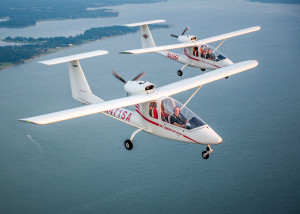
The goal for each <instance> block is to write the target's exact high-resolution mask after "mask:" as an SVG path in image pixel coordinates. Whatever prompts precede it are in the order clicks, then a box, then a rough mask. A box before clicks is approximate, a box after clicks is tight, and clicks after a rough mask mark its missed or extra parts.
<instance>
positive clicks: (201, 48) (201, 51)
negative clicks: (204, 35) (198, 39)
mask: <svg viewBox="0 0 300 214" xmlns="http://www.w3.org/2000/svg"><path fill="white" fill-rule="evenodd" d="M200 54H201V57H202V58H205V55H206V50H204V49H203V45H201V47H200Z"/></svg>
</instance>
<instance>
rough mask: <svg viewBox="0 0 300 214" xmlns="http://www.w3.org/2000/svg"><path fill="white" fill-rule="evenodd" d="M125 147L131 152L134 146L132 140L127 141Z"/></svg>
mask: <svg viewBox="0 0 300 214" xmlns="http://www.w3.org/2000/svg"><path fill="white" fill-rule="evenodd" d="M124 146H125V148H126V149H127V150H131V149H132V148H133V144H132V142H131V141H130V140H125V142H124Z"/></svg>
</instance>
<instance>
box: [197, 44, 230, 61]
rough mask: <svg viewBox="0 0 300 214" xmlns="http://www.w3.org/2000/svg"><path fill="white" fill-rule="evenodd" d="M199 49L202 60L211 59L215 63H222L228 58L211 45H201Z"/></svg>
mask: <svg viewBox="0 0 300 214" xmlns="http://www.w3.org/2000/svg"><path fill="white" fill-rule="evenodd" d="M199 48H200V57H201V58H205V59H210V60H213V61H221V60H223V59H226V58H227V57H226V56H225V55H224V54H222V53H221V52H220V51H218V50H216V49H215V48H214V47H212V46H210V45H201V46H200V47H199Z"/></svg>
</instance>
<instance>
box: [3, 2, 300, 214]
mask: <svg viewBox="0 0 300 214" xmlns="http://www.w3.org/2000/svg"><path fill="white" fill-rule="evenodd" d="M113 9H116V10H118V11H119V12H120V16H119V17H118V18H111V19H91V20H90V19H86V20H71V21H70V20H66V21H53V22H41V23H39V24H38V25H37V26H34V27H29V28H24V29H0V35H1V38H3V37H5V36H32V37H40V36H57V35H75V34H77V33H80V32H83V31H84V30H85V29H88V28H90V27H98V26H107V25H118V24H125V23H133V22H140V21H146V20H152V19H166V20H167V23H169V24H174V28H171V29H162V30H156V31H153V32H152V34H153V37H154V39H155V41H156V44H157V45H164V44H172V43H176V42H177V41H176V39H174V38H172V37H170V36H169V33H174V34H179V33H181V32H182V31H183V30H184V28H185V27H186V26H187V25H188V26H190V29H189V31H188V33H190V34H193V35H197V37H198V38H204V37H209V36H214V35H218V34H223V33H226V32H230V31H234V30H239V29H242V28H247V27H251V26H256V25H260V26H261V27H262V29H261V30H260V31H258V32H255V33H252V34H248V35H244V36H240V37H235V38H231V39H228V40H227V41H226V42H225V43H224V44H223V45H222V46H221V47H220V49H219V50H220V51H222V52H223V53H224V54H225V55H226V56H228V57H229V58H230V59H231V60H232V61H234V62H239V61H243V60H251V59H255V60H257V61H258V62H259V66H258V67H257V68H255V69H253V70H250V71H246V72H243V73H240V74H237V75H235V76H232V77H230V78H229V79H227V80H225V79H223V80H219V81H216V82H214V83H211V84H208V85H205V86H203V87H202V88H201V90H200V91H199V92H198V94H197V95H196V96H195V97H194V98H193V99H192V101H191V102H190V103H189V104H188V107H189V108H190V109H192V110H193V111H194V112H195V113H196V114H197V115H199V116H200V117H201V118H203V119H204V120H205V121H206V122H207V123H208V124H209V125H211V126H212V128H213V129H215V130H216V131H217V132H218V133H219V135H220V136H221V137H222V138H223V140H224V142H223V143H222V144H220V145H217V146H214V147H213V149H214V152H213V153H212V154H211V156H210V158H209V159H208V160H203V159H202V157H201V152H202V151H203V150H204V149H205V146H201V145H200V146H199V145H193V144H185V143H181V142H176V141H172V140H167V139H163V138H159V137H156V136H152V135H149V134H147V133H139V134H137V135H136V136H135V138H134V149H133V150H132V151H127V150H126V149H125V148H124V145H123V142H124V140H125V139H127V138H129V137H130V136H131V134H132V133H133V132H134V131H135V128H133V127H129V126H128V125H126V124H123V123H120V122H119V121H117V120H113V119H111V118H108V117H106V116H105V115H102V114H99V115H92V116H87V117H82V118H77V119H73V120H68V121H63V122H59V123H54V124H50V125H44V126H37V125H32V124H26V123H21V122H19V121H17V119H20V118H25V117H30V116H35V115H40V114H44V113H50V112H55V111H59V110H64V109H68V108H73V107H77V106H79V104H78V103H77V102H76V101H75V100H73V99H72V97H71V90H70V84H69V76H68V67H67V64H59V65H54V66H45V65H42V64H39V63H37V62H38V61H41V60H47V59H51V58H56V57H61V56H66V55H71V54H77V53H81V52H86V51H93V50H97V49H104V50H108V51H109V54H108V55H104V56H99V57H95V58H90V59H85V60H82V61H81V65H82V68H83V69H84V71H85V74H86V78H87V80H88V82H89V84H90V86H91V89H92V91H93V92H94V93H95V94H96V95H98V96H99V97H101V98H103V99H105V100H109V99H114V98H117V97H122V96H126V93H125V92H124V90H123V84H121V83H120V82H119V81H118V80H116V79H115V78H114V77H113V76H112V74H111V71H112V70H113V69H115V70H116V71H117V72H118V73H119V74H120V75H121V76H122V77H124V79H126V80H129V79H132V78H133V77H135V76H136V75H137V74H138V73H140V72H142V71H144V70H146V71H147V72H148V73H147V76H145V77H143V79H144V80H147V81H150V82H153V83H155V84H156V86H162V85H164V84H167V83H170V82H174V81H178V80H180V79H182V78H185V77H192V76H195V75H198V74H201V71H200V69H196V68H190V67H186V68H185V70H184V75H183V76H182V77H178V76H177V74H176V72H177V70H178V69H179V68H181V66H182V65H181V64H177V63H176V62H173V61H170V60H168V59H166V58H163V57H161V56H159V55H157V54H143V55H120V54H118V52H120V51H122V50H128V49H133V48H140V45H141V44H140V36H139V34H138V33H136V34H130V35H126V36H120V37H114V38H111V39H106V40H102V41H98V42H94V43H89V44H85V45H82V46H78V47H74V48H69V49H65V50H63V51H60V52H56V53H53V54H50V55H47V56H43V57H40V58H38V59H35V60H32V61H30V62H28V63H25V64H22V65H18V66H14V67H11V68H8V69H5V70H2V71H0V89H1V90H0V102H1V113H0V115H1V123H0V171H1V176H0V192H1V194H0V213H299V211H300V205H299V198H300V187H299V181H300V179H299V170H300V168H299V151H300V141H299V139H300V132H299V130H300V125H299V122H298V120H299V118H300V113H299V106H300V97H299V77H300V74H299V66H300V65H299V61H300V59H299V58H300V57H299V56H300V54H299V46H300V45H299V36H300V30H299V21H300V12H299V11H300V10H299V9H300V7H299V5H284V4H281V5H279V4H262V3H253V2H248V1H242V0H230V1H226V2H225V1H221V0H216V1H210V2H207V1H197V0H188V1H185V2H182V1H179V0H174V1H168V2H163V3H155V4H142V5H121V6H117V7H113ZM214 45H215V46H217V45H218V43H217V44H214ZM178 51H179V50H178ZM192 93H193V91H187V92H184V93H181V94H178V95H176V96H174V98H175V99H178V100H179V101H181V102H185V101H186V99H187V98H188V97H189V96H190V95H191V94H192Z"/></svg>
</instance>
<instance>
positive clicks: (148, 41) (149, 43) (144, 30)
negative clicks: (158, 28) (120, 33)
mask: <svg viewBox="0 0 300 214" xmlns="http://www.w3.org/2000/svg"><path fill="white" fill-rule="evenodd" d="M140 31H141V42H142V48H151V47H155V42H154V40H153V37H152V34H151V32H150V30H149V27H148V25H141V26H140Z"/></svg>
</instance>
